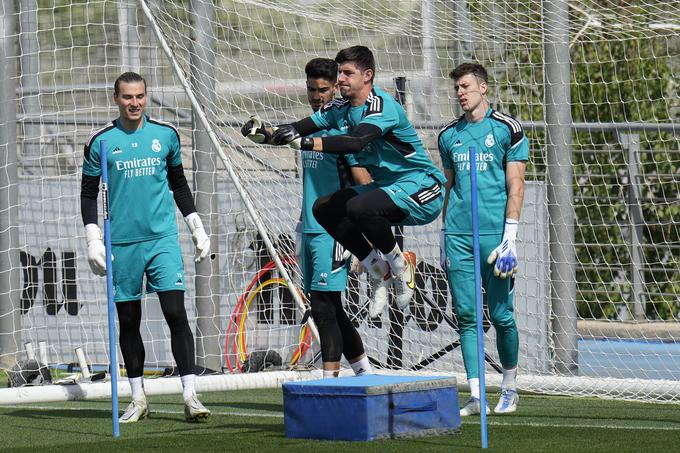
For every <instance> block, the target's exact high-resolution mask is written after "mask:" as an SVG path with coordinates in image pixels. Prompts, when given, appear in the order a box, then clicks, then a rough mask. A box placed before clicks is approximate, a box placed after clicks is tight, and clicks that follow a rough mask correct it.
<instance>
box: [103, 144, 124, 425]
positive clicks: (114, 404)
mask: <svg viewBox="0 0 680 453" xmlns="http://www.w3.org/2000/svg"><path fill="white" fill-rule="evenodd" d="M99 150H100V156H101V165H102V201H103V202H104V246H105V247H106V299H107V302H108V308H109V310H108V311H109V357H110V360H111V367H110V369H109V372H110V373H111V421H112V422H113V437H115V438H118V437H120V427H119V425H118V363H117V357H118V356H117V352H116V319H115V314H114V306H113V269H112V268H111V266H112V263H111V220H110V219H109V172H108V168H107V165H106V141H105V140H102V141H101V142H99Z"/></svg>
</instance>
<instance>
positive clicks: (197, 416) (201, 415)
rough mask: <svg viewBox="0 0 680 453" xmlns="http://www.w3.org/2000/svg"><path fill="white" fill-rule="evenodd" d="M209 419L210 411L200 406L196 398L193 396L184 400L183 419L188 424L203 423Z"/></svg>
mask: <svg viewBox="0 0 680 453" xmlns="http://www.w3.org/2000/svg"><path fill="white" fill-rule="evenodd" d="M208 417H210V411H209V410H208V409H206V407H205V406H204V405H203V404H201V402H200V401H199V400H198V396H196V395H193V396H191V397H189V398H188V399H186V400H184V418H186V420H187V421H188V422H198V421H205V420H207V419H208Z"/></svg>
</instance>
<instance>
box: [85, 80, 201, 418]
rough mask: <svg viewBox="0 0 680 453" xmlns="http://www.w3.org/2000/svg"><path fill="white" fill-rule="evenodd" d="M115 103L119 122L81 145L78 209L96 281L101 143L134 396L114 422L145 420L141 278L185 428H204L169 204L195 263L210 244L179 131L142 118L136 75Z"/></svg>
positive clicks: (102, 271) (117, 87) (100, 268)
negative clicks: (161, 328) (157, 315)
mask: <svg viewBox="0 0 680 453" xmlns="http://www.w3.org/2000/svg"><path fill="white" fill-rule="evenodd" d="M113 101H114V102H115V103H116V105H117V106H118V111H119V113H120V116H119V117H118V118H117V119H115V120H113V121H112V122H110V123H109V124H107V125H106V126H104V127H103V128H101V129H99V130H97V131H95V132H93V133H92V134H91V135H90V137H89V139H88V140H87V144H86V145H85V151H84V156H83V158H84V162H83V178H82V187H81V194H80V201H81V211H82V218H83V223H84V224H85V232H86V237H87V253H88V261H89V264H90V268H91V270H92V272H93V273H95V274H96V275H106V256H105V248H104V244H103V242H102V234H101V230H100V228H99V226H98V219H97V195H98V193H99V180H100V176H101V166H100V162H101V156H100V142H101V141H102V140H104V141H106V146H107V169H108V175H109V197H110V199H109V205H110V221H111V253H112V259H113V262H112V273H113V294H114V296H113V298H114V302H115V304H116V312H117V313H118V322H119V328H120V333H119V340H120V349H121V352H122V353H123V360H124V362H125V369H126V370H127V376H128V381H129V383H130V388H131V391H132V402H131V403H130V404H129V406H128V407H127V409H126V410H125V413H124V414H123V415H122V416H121V417H120V422H121V423H132V422H136V421H138V420H140V419H143V418H145V417H147V416H148V414H149V405H148V402H147V399H146V395H145V393H144V385H143V372H144V344H143V342H142V336H141V334H140V331H139V328H140V322H141V319H142V303H141V299H142V292H143V288H142V286H143V283H142V282H143V278H144V275H146V290H147V292H155V293H157V294H158V299H159V301H160V305H161V309H162V311H163V316H164V317H165V320H166V322H167V323H168V327H169V328H170V336H171V346H172V354H173V356H174V358H175V361H176V362H177V368H178V369H179V374H180V378H181V380H182V386H183V389H184V391H183V396H184V414H185V417H186V419H187V420H189V421H196V420H204V419H206V418H208V416H209V415H210V411H209V410H208V409H206V408H205V407H204V406H203V405H202V404H201V402H200V401H199V400H198V398H197V396H196V391H195V379H196V375H195V361H196V358H195V352H194V337H193V334H192V333H191V328H190V327H189V322H188V320H187V314H186V310H185V308H184V289H185V287H184V264H183V262H182V255H181V251H180V248H179V241H178V237H177V223H176V221H175V204H176V205H177V207H178V208H179V210H180V211H181V212H182V215H183V216H184V219H185V221H186V224H187V226H188V228H189V231H190V232H191V237H192V239H193V242H194V244H195V246H196V257H195V261H196V262H199V261H201V260H203V259H204V258H205V257H206V256H208V254H209V253H210V239H209V238H208V235H207V233H206V231H205V229H204V228H203V223H202V222H201V218H200V217H199V216H198V214H197V213H196V207H195V206H194V200H193V197H192V194H191V190H190V189H189V185H188V184H187V180H186V178H185V177H184V169H183V167H182V155H181V147H180V141H179V134H178V132H177V129H175V127H174V126H172V125H170V124H168V123H164V122H162V121H157V120H154V119H151V118H149V117H148V116H146V115H145V114H144V107H145V105H146V101H147V93H146V81H145V80H144V79H143V78H142V77H141V76H140V75H139V74H136V73H134V72H126V73H124V74H122V75H120V76H119V77H118V78H117V79H116V81H115V84H114V90H113ZM173 199H174V200H173Z"/></svg>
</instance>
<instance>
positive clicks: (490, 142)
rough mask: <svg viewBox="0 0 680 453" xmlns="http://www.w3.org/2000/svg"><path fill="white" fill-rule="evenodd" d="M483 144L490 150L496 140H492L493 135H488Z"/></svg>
mask: <svg viewBox="0 0 680 453" xmlns="http://www.w3.org/2000/svg"><path fill="white" fill-rule="evenodd" d="M484 144H485V145H486V147H487V148H491V147H492V146H493V145H495V144H496V140H494V139H493V134H489V135H487V136H486V140H484Z"/></svg>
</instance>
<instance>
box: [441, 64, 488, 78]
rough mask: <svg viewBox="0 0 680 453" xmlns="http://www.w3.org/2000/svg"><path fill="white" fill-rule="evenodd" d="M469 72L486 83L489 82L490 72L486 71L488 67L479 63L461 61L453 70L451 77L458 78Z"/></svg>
mask: <svg viewBox="0 0 680 453" xmlns="http://www.w3.org/2000/svg"><path fill="white" fill-rule="evenodd" d="M468 74H472V75H474V76H475V77H477V78H479V79H482V80H483V81H485V82H486V83H489V73H488V72H486V68H485V67H484V66H482V65H481V64H479V63H461V64H459V65H458V66H456V68H455V69H454V70H453V71H451V73H450V74H449V77H450V78H452V79H453V80H458V79H460V78H461V77H463V76H466V75H468Z"/></svg>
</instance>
